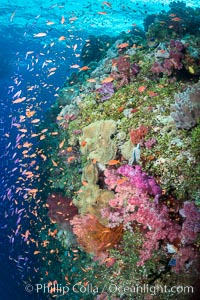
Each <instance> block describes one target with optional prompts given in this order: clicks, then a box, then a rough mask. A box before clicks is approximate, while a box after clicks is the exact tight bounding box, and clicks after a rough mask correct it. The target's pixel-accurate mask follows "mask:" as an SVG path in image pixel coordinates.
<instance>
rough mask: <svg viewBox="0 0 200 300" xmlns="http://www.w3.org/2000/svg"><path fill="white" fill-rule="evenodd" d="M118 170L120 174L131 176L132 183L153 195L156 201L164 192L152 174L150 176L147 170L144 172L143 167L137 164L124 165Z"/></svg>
mask: <svg viewBox="0 0 200 300" xmlns="http://www.w3.org/2000/svg"><path fill="white" fill-rule="evenodd" d="M117 172H118V174H121V175H123V176H127V177H128V178H130V183H132V184H133V185H134V186H135V187H136V188H137V189H139V190H141V191H142V192H143V193H147V194H149V195H153V196H154V197H155V201H156V202H157V201H158V198H159V197H160V196H161V194H162V190H161V188H160V187H159V185H158V184H157V183H156V181H155V179H154V178H153V177H152V176H148V175H147V174H146V173H145V172H142V168H141V167H140V166H139V165H136V166H135V167H132V166H130V165H123V166H121V167H120V168H119V169H118V171H117Z"/></svg>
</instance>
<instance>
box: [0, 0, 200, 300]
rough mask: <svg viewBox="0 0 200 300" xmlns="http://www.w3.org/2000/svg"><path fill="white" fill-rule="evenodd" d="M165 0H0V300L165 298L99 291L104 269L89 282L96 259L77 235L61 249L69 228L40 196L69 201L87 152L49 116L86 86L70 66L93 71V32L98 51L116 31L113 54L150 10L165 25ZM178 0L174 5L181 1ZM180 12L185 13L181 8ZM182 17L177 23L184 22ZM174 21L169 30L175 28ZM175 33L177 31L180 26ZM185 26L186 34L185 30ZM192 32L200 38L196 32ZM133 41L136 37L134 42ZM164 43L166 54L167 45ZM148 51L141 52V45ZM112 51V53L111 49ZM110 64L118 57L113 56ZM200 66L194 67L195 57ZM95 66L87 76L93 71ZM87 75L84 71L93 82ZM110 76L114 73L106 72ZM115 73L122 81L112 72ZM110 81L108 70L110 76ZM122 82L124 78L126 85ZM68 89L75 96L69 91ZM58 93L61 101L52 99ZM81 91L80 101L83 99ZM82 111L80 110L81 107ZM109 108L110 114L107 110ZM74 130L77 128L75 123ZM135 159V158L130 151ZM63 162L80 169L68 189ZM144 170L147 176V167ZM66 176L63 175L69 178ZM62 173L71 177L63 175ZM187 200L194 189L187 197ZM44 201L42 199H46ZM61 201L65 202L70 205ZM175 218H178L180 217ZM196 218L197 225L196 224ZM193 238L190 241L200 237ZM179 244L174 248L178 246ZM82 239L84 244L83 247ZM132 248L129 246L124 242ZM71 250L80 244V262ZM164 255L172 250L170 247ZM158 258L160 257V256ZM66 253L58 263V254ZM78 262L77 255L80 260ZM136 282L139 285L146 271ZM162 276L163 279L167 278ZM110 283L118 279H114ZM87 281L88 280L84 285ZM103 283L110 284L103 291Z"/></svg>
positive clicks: (199, 6) (190, 4) (153, 41)
mask: <svg viewBox="0 0 200 300" xmlns="http://www.w3.org/2000/svg"><path fill="white" fill-rule="evenodd" d="M171 2H172V1H164V0H163V1H155V0H154V1H135V0H124V1H121V0H112V1H108V2H107V1H100V0H97V1H94V0H88V1H80V0H79V1H68V0H66V1H56V0H45V1H44V0H40V1H39V0H30V1H27V2H25V1H24V0H15V1H12V0H1V1H0V36H1V42H0V139H1V143H0V300H11V299H15V300H18V299H19V300H26V299H29V300H32V299H33V300H37V299H38V300H39V299H40V300H43V299H144V300H145V299H146V300H147V299H163V298H161V296H157V297H156V296H155V295H154V296H155V298H152V297H153V296H152V294H149V295H148V293H147V294H146V295H144V296H143V298H139V296H130V294H126V293H121V295H120V293H117V292H116V293H115V292H112V291H110V290H109V291H106V290H105V293H104V291H103V288H102V286H103V285H104V284H105V283H106V280H108V277H106V278H107V279H105V282H100V283H99V284H100V285H99V287H98V288H97V283H98V279H96V281H94V283H93V281H92V280H93V279H94V278H98V275H96V274H98V266H94V265H93V263H94V262H93V261H92V262H91V261H90V262H89V260H88V257H87V255H86V254H85V252H83V251H82V250H80V249H81V247H78V248H77V244H76V243H77V242H74V240H73V239H74V237H69V243H71V244H70V245H71V246H70V248H67V247H66V245H65V244H63V242H59V241H60V240H59V239H58V238H57V236H56V234H58V230H69V231H70V229H69V226H68V225H66V226H65V224H64V225H62V226H61V227H60V229H57V227H56V225H55V223H56V222H57V223H59V220H60V219H59V218H58V219H59V220H58V219H57V218H56V217H55V216H54V218H53V221H52V220H50V219H49V213H48V207H49V205H50V204H48V205H46V200H47V198H48V197H49V196H50V195H52V194H53V193H54V192H55V193H57V194H59V195H60V193H61V194H62V195H64V196H66V197H68V199H69V198H70V201H71V200H72V199H71V194H70V193H72V192H75V193H74V195H76V193H77V191H78V190H79V189H80V188H81V179H80V176H81V172H82V171H83V164H84V163H85V161H84V160H82V165H81V159H80V157H79V156H78V155H79V154H80V153H79V154H77V153H78V152H77V151H78V150H77V147H78V146H77V144H76V145H75V146H73V147H74V148H73V149H75V150H71V148H70V147H71V144H70V143H67V139H68V138H69V136H68V135H65V134H63V132H62V131H61V130H60V129H59V121H60V119H56V117H57V116H58V115H59V114H60V111H61V109H62V108H63V107H64V106H65V105H66V104H70V101H72V102H73V99H74V98H73V97H75V96H78V90H77V94H73V93H74V89H77V87H79V88H80V90H81V89H83V86H84V85H85V83H84V82H86V81H87V80H88V79H89V78H90V73H88V74H89V75H88V77H84V76H82V77H78V76H79V75H75V73H76V72H77V74H79V73H80V72H81V71H83V72H84V71H86V72H88V70H89V69H92V68H93V69H92V71H94V70H95V65H92V64H90V65H89V67H87V65H88V64H89V63H90V61H92V60H93V58H94V60H95V59H96V61H97V62H98V61H100V58H99V59H97V56H96V50H98V51H99V49H97V47H100V46H99V44H98V45H97V40H95V39H94V37H96V39H98V37H99V36H104V38H103V39H105V41H107V44H106V43H105V42H102V44H101V47H102V49H101V50H100V52H98V53H100V54H99V55H100V56H101V51H104V49H103V47H105V49H106V50H105V51H107V50H108V49H109V46H108V44H109V43H110V46H112V45H113V44H114V43H115V42H116V41H117V40H120V41H121V44H120V45H121V46H119V49H121V51H122V52H120V55H122V54H123V55H124V48H125V49H126V47H128V46H129V44H130V43H131V42H130V41H131V39H130V38H129V36H128V35H129V34H131V32H132V34H136V36H137V34H138V35H139V36H140V37H141V41H142V39H145V31H144V30H146V29H145V28H144V23H143V21H144V19H145V18H146V17H147V16H148V15H152V16H154V18H153V19H152V20H153V21H152V23H154V22H161V23H162V22H163V24H164V23H165V24H166V22H167V21H166V19H165V18H164V19H163V20H159V21H157V20H156V18H158V17H157V16H158V15H159V13H160V12H161V11H162V12H163V14H167V12H168V11H169V10H170V3H171ZM178 3H179V4H180V2H178ZM183 3H186V5H187V8H189V9H190V8H191V9H194V10H196V11H195V13H196V17H195V14H194V16H193V18H194V19H195V18H196V19H195V20H196V21H195V22H196V23H195V25H192V24H193V23H192V21H191V26H197V27H196V33H195V32H193V33H192V34H193V36H195V34H197V36H198V37H199V36H200V31H199V30H200V20H199V18H200V13H199V12H200V2H199V1H197V0H196V1H195V0H190V1H183ZM180 7H181V4H180ZM192 13H193V12H191V11H190V10H188V18H190V16H191V14H192ZM170 14H171V15H172V16H171V18H174V21H173V22H174V23H173V24H174V25H173V24H171V23H170V24H171V25H170V24H169V25H168V27H169V26H172V27H173V26H176V25H177V24H178V23H180V22H182V21H181V18H182V17H181V14H183V11H182V10H181V11H180V16H179V10H178V5H177V7H176V9H175V10H174V13H173V11H172V12H171V11H170ZM184 17H185V18H186V17H187V15H186V16H184ZM184 21H187V20H184ZM149 22H150V21H149ZM181 26H182V27H184V24H182V25H181ZM171 29H172V31H173V28H171ZM122 32H123V33H124V35H123V34H122ZM179 34H180V36H181V35H182V37H183V36H184V31H183V33H182V32H181V33H179ZM192 34H191V35H192ZM187 35H188V36H189V35H190V33H189V31H188V33H187ZM126 38H127V39H128V42H127V40H126ZM92 39H93V40H94V44H93V46H92V47H93V48H91V47H90V42H91V40H92ZM103 39H102V41H103ZM180 39H181V37H180ZM133 40H134V39H133ZM95 41H96V44H95ZM198 41H200V38H199V40H198ZM148 42H149V44H148V47H149V48H150V49H156V47H157V46H158V45H159V43H161V44H162V45H163V43H164V42H162V41H160V40H159V39H158V41H157V36H156V31H155V35H154V36H152V37H151V38H149V40H148ZM126 43H127V44H126ZM185 43H187V42H185ZM188 43H189V42H188ZM199 43H200V42H199ZM161 44H160V45H161ZM87 45H88V46H87ZM134 45H135V44H134V42H133V43H132V49H133V48H134ZM198 45H199V44H198ZM87 47H88V49H89V48H90V49H92V51H93V52H92V54H91V55H90V56H89V55H88V57H87V55H86V58H85V61H84V59H83V49H84V51H85V53H86V54H87V51H86V50H87ZM95 47H96V50H95ZM101 47H100V48H101ZM136 48H137V43H136ZM138 48H139V46H138ZM149 48H144V49H146V50H144V54H143V55H150V54H149V53H150V52H149ZM197 48H198V46H197ZM161 50H162V51H163V52H162V51H161V52H162V53H164V52H165V51H166V48H163V49H161ZM197 50H198V49H197ZM145 51H146V53H148V54H145ZM197 52H198V51H197ZM105 53H106V52H105ZM130 53H131V52H130ZM127 55H129V54H127ZM105 57H106V55H104V56H103V57H101V59H103V58H105ZM87 58H88V61H87ZM113 59H115V57H114V56H113ZM197 61H198V62H197ZM199 62H200V54H199V53H197V58H196V60H195V63H194V62H193V61H191V63H188V65H187V66H189V71H188V70H187V71H188V72H189V73H188V74H189V75H188V77H187V76H186V77H185V78H186V79H185V78H183V79H182V78H181V79H180V77H179V82H181V80H182V81H183V83H185V82H186V81H187V80H188V82H189V81H191V80H194V82H195V83H196V82H198V79H199V74H200V72H199V71H198V72H197V74H194V73H195V72H196V71H194V68H195V64H197V65H198V64H199V65H200V63H199ZM115 63H116V64H117V62H116V61H115ZM96 67H97V65H96ZM81 68H82V69H81ZM198 68H200V67H199V66H198ZM136 69H137V66H136ZM186 69H187V68H186ZM195 70H196V69H195ZM198 70H199V69H198ZM193 71H194V73H193ZM74 72H75V73H74ZM89 72H90V71H89ZM137 72H138V71H137ZM185 72H186V71H185ZM72 73H73V75H72ZM94 74H95V73H93V77H95V76H94ZM96 74H97V73H96ZM191 74H192V75H194V77H192V79H191V78H190V76H192V75H191ZM101 75H102V74H101ZM170 75H171V74H170ZM98 76H100V75H97V76H96V77H97V78H98ZM106 76H107V77H108V78H110V77H112V75H110V76H109V74H108V73H107V75H106ZM93 77H91V80H90V83H91V84H92V80H93ZM104 77H105V76H104ZM95 80H97V79H96V78H95ZM112 80H113V78H112V79H111V80H110V81H112ZM116 80H119V78H118V79H116ZM66 82H68V84H66ZM69 82H70V83H69ZM88 82H89V80H88ZM93 82H94V81H93ZM108 82H109V79H108V80H107V83H108ZM157 82H158V81H157ZM129 83H130V82H129ZM129 83H128V82H126V84H127V85H128V84H129ZM158 83H159V82H158ZM74 84H75V85H74ZM81 84H83V86H82V85H81ZM121 84H122V82H121ZM162 84H163V85H164V83H160V85H162ZM73 85H74V86H73ZM122 85H124V83H123V84H122ZM140 85H141V86H142V87H144V86H145V85H146V83H145V79H144V80H143V81H142V82H141V84H140ZM119 86H120V84H119V85H118V86H117V85H116V87H115V88H116V89H118V88H120V87H119ZM63 87H64V88H66V90H67V92H66V93H67V95H69V99H70V100H69V101H66V102H65V101H64V100H63V98H62V97H64V96H63V94H62V96H60V95H61V89H62V88H63ZM70 89H71V94H72V96H73V97H72V98H70V97H71V96H70ZM145 89H146V87H144V88H140V90H141V92H143V90H144V91H145ZM81 91H82V90H81ZM91 91H92V88H91V87H90V88H89V90H85V93H87V92H89V93H90V92H91ZM177 91H178V90H177ZM156 92H157V91H155V90H154V92H152V93H154V94H151V95H152V97H154V96H156V94H155V93H156ZM99 93H101V91H100V92H99ZM107 93H108V94H109V93H111V94H112V93H113V92H112V91H111V92H110V91H109V92H106V97H108V94H107ZM83 94H84V90H83ZM109 95H110V94H109ZM104 96H105V95H104ZM65 97H66V96H65ZM58 98H59V102H58V104H56V105H55V103H56V101H57V99H58ZM83 98H84V97H83ZM79 100H80V101H81V99H79ZM62 101H63V102H62ZM103 101H104V100H103ZM103 101H102V102H103ZM67 102H68V103H67ZM97 102H98V101H97ZM100 102H101V101H100ZM77 103H78V102H77ZM105 103H106V102H105ZM122 106H124V104H121V106H120V107H121V108H119V107H118V108H117V109H118V111H119V110H120V109H121V110H122V111H123V108H122ZM95 107H96V106H94V109H95ZM112 109H113V108H111V110H112ZM114 110H115V108H114ZM82 117H83V118H84V115H82ZM111 117H112V114H111V116H110V117H109V118H111ZM62 118H63V116H62V117H61V119H62ZM73 118H74V119H76V118H77V115H76V113H75V112H73V108H72V110H71V111H70V113H68V119H67V118H66V119H65V120H66V124H64V123H63V124H64V125H63V126H61V127H62V128H66V129H68V125H69V124H68V123H70V121H71V120H73ZM92 118H93V117H92ZM109 118H108V119H109ZM114 118H115V117H114ZM104 119H105V117H104ZM84 120H85V119H84ZM98 120H99V118H98ZM84 122H85V121H84ZM85 124H86V123H85ZM88 124H89V123H88ZM65 126H66V127H65ZM81 128H82V127H81ZM74 129H76V130H79V129H80V128H74ZM70 130H71V129H70ZM99 130H100V129H99ZM76 134H77V132H74V136H76ZM78 134H79V133H78ZM52 136H55V138H56V139H57V140H52ZM65 143H66V144H65ZM81 143H82V144H81V147H84V145H85V144H84V143H87V142H85V141H83V140H82V142H81ZM64 144H65V145H66V146H65V148H66V149H68V150H66V151H69V152H70V151H72V153H71V154H66V153H65V154H63V153H61V152H59V153H60V154H59V155H60V156H58V157H56V156H55V153H54V150H55V149H58V151H59V150H61V149H62V148H63V145H64ZM72 145H73V143H72ZM138 145H139V144H138ZM138 149H139V146H138V148H137V149H135V154H134V155H135V157H136V156H137V155H138V152H137V151H138ZM51 151H52V153H54V155H52V156H51V154H50V152H51ZM63 151H64V150H63ZM63 156H64V158H65V159H66V161H67V162H66V163H65V165H63V166H61V167H60V169H59V166H60V165H58V159H61V158H62V157H63ZM92 159H93V160H95V159H96V158H95V157H92ZM135 159H136V161H137V158H135ZM76 160H77V165H76ZM71 161H72V163H73V161H75V165H73V164H72V167H71V164H70V163H71ZM50 162H51V166H50ZM95 162H96V161H95ZM120 162H122V159H121V158H119V156H117V157H111V159H110V163H109V165H110V166H112V165H113V166H115V165H116V164H119V163H120ZM133 165H134V162H133ZM66 166H67V167H66ZM65 167H66V168H67V169H68V170H69V172H71V171H70V170H71V169H70V168H72V169H73V175H71V176H75V175H74V174H75V171H74V170H76V172H77V177H74V178H75V179H73V180H74V182H75V183H74V184H75V186H76V181H77V182H78V180H79V181H80V184H78V183H77V186H76V187H74V189H73V188H72V184H71V183H69V185H68V187H67V188H66V186H65V187H63V183H62V184H61V181H62V176H61V174H62V172H67V171H66V170H65ZM52 168H56V170H55V173H53V172H52ZM99 168H100V167H99ZM114 168H115V167H114ZM64 170H65V171H64ZM99 170H100V169H99ZM102 170H104V169H101V170H100V171H99V172H100V174H101V175H99V179H98V180H99V182H100V181H101V180H102V172H103V171H102ZM146 171H147V170H146ZM150 175H152V172H151V171H150ZM59 176H60V177H59ZM67 176H68V175H66V178H68V177H67ZM78 176H79V177H78ZM124 176H125V175H124ZM49 178H50V179H51V180H50V179H49ZM54 178H55V182H57V183H56V184H55V183H52V181H54ZM58 178H60V183H59V182H58V181H59V179H58ZM69 178H70V175H69ZM69 182H71V181H70V179H69ZM82 182H83V186H84V183H85V185H87V180H84V181H83V180H82ZM120 184H121V181H120ZM100 186H101V184H100ZM101 188H102V186H101ZM163 189H164V188H163ZM71 190H72V191H71ZM112 190H113V189H112ZM92 193H93V192H92ZM64 196H63V197H64ZM59 197H60V198H59ZM58 198H59V199H60V200H59V201H60V202H59V201H58V203H57V204H58V206H59V205H60V203H61V202H62V201H63V198H62V196H58ZM180 198H181V197H180ZM48 199H49V198H48ZM170 199H171V198H170ZM193 199H194V198H192V197H191V200H193ZM51 200H52V199H51ZM51 200H49V203H50V202H51ZM185 200H187V199H185ZM66 201H67V200H66ZM182 202H183V201H182ZM67 205H68V206H69V204H67ZM69 207H70V206H69ZM79 208H80V207H79ZM53 209H55V208H53ZM64 210H65V208H63V210H62V206H61V209H60V211H59V210H58V211H57V215H59V214H62V213H63V212H64ZM177 211H178V210H177ZM52 215H54V213H52ZM173 218H175V217H173ZM173 218H172V219H173ZM181 218H182V217H181ZM197 218H198V217H197ZM173 220H174V219H173ZM88 222H89V221H88ZM180 224H182V223H181V221H180ZM70 226H71V225H70ZM101 226H103V225H101ZM196 226H197V227H198V225H196ZM196 232H197V231H196ZM60 234H63V233H60ZM195 234H196V233H195ZM49 237H50V240H49ZM66 240H67V238H66ZM66 243H67V242H66ZM164 243H167V242H164ZM198 243H199V241H198ZM194 244H195V243H194ZM195 245H197V242H196V244H195ZM82 246H83V245H82ZM172 246H174V245H172ZM94 247H95V245H94ZM129 247H130V245H129ZM174 247H175V246H174ZM176 247H177V248H176V249H178V246H177V245H176ZM195 247H197V246H195ZM198 247H199V245H198ZM86 248H87V247H85V248H84V246H83V249H86ZM76 249H78V250H76ZM195 249H196V248H195ZM198 249H199V248H198ZM120 251H122V250H120ZM130 251H133V250H131V248H130ZM174 251H176V250H174ZM198 251H199V250H198ZM76 252H78V253H79V259H78V260H77V261H78V262H77V265H76V259H77V257H76ZM87 252H90V251H86V253H87ZM122 252H123V251H122ZM122 252H121V253H122ZM170 253H174V252H173V251H172V252H170ZM170 255H171V257H170V258H171V259H172V254H170ZM107 259H110V258H107ZM162 259H163V260H164V258H163V257H162ZM162 259H161V260H162ZM110 260H111V259H110ZM110 260H109V261H108V262H110ZM63 261H64V263H62V262H63ZM81 261H82V262H83V264H82V266H81V268H80V265H81ZM133 261H134V259H133ZM133 261H132V262H133ZM187 262H188V264H189V263H190V261H189V259H188V261H187ZM171 265H172V263H171ZM93 267H94V270H95V271H94V272H93V273H91V274H90V275H88V277H87V276H86V275H87V274H89V273H87V272H89V271H88V270H89V269H90V268H91V269H92V268H93ZM99 268H100V267H99ZM133 268H134V265H133ZM162 268H164V267H161V266H160V269H159V271H158V270H156V271H155V273H156V272H157V273H158V274H160V273H159V272H161V273H162V272H163V274H164V273H165V272H167V271H169V270H168V267H167V268H166V269H165V271H162ZM117 270H118V271H117ZM117 270H115V271H113V272H115V274H116V275H115V276H118V275H117V274H118V273H117V272H119V273H120V271H119V270H120V267H119V266H118V269H117ZM122 270H123V267H122ZM151 271H152V270H151ZM79 272H82V273H81V274H80V276H79V275H77V277H76V275H74V274H78V273H79ZM101 272H102V270H101ZM101 274H103V273H101ZM154 275H155V274H154ZM186 275H187V272H186ZM56 276H57V277H56ZM101 276H102V275H101ZM163 276H164V275H163ZM147 277H148V274H147ZM76 278H77V279H76ZM99 281H100V280H99ZM78 282H81V283H80V284H81V285H82V290H81V291H80V287H79V285H77V289H75V290H73V288H72V287H74V285H76V284H77V283H78ZM86 282H87V283H86ZM88 282H89V284H88ZM112 282H113V281H112ZM136 282H137V283H138V282H139V284H142V282H145V280H144V281H142V280H141V281H136ZM150 282H151V280H150ZM161 282H162V281H161ZM163 282H164V283H165V282H166V279H164V280H163ZM164 283H163V284H164ZM65 284H66V293H64V295H63V290H62V288H63V287H64V286H65ZM117 284H118V285H120V280H119V282H118V283H117ZM179 284H180V282H179ZM53 285H54V286H53ZM92 285H93V287H92ZM86 287H88V290H87V292H86ZM49 288H50V289H51V290H49ZM53 288H54V290H53ZM112 288H113V287H112ZM95 289H96V290H95ZM61 291H62V292H61ZM106 292H110V294H109V293H106ZM115 294H116V295H115ZM109 297H110V298H109ZM140 297H142V296H140ZM148 297H149V298H148ZM159 297H160V298H159ZM162 297H163V295H162ZM167 297H169V298H164V299H197V298H190V297H189V295H185V296H184V297H185V298H179V297H180V296H179V295H178V296H177V294H174V296H172V295H170V296H167Z"/></svg>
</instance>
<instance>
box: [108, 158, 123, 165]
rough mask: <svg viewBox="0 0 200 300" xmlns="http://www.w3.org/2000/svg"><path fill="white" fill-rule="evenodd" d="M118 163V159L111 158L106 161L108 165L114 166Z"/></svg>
mask: <svg viewBox="0 0 200 300" xmlns="http://www.w3.org/2000/svg"><path fill="white" fill-rule="evenodd" d="M119 163H120V161H119V160H116V159H112V160H110V161H109V162H108V165H109V166H114V165H117V164H119Z"/></svg>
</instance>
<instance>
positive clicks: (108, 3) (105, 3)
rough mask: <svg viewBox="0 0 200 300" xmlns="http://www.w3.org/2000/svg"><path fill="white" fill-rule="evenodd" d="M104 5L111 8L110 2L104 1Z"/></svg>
mask: <svg viewBox="0 0 200 300" xmlns="http://www.w3.org/2000/svg"><path fill="white" fill-rule="evenodd" d="M102 4H103V5H107V6H108V7H111V4H110V2H107V1H104V2H102Z"/></svg>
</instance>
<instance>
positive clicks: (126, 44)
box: [117, 43, 129, 49]
mask: <svg viewBox="0 0 200 300" xmlns="http://www.w3.org/2000/svg"><path fill="white" fill-rule="evenodd" d="M128 46H129V44H128V43H122V44H119V45H117V48H120V49H123V48H126V47H128Z"/></svg>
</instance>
